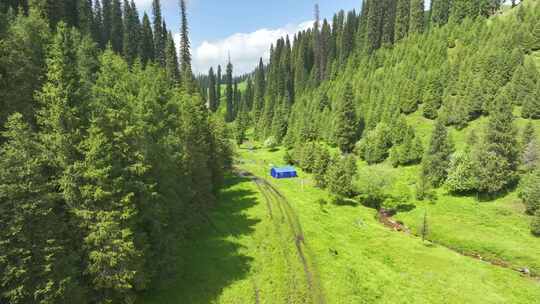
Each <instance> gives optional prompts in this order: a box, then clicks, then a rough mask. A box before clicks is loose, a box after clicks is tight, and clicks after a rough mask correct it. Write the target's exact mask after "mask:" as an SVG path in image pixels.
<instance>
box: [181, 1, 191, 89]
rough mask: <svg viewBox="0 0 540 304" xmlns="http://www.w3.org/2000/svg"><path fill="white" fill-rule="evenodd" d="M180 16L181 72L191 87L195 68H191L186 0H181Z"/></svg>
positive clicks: (185, 82) (183, 78)
mask: <svg viewBox="0 0 540 304" xmlns="http://www.w3.org/2000/svg"><path fill="white" fill-rule="evenodd" d="M180 17H181V27H180V70H181V72H180V74H181V76H182V81H183V83H184V85H186V87H188V88H189V87H190V86H191V85H192V82H193V70H192V68H191V50H190V43H189V33H188V32H189V28H188V21H187V11H186V1H185V0H180Z"/></svg>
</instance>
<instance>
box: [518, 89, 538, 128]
mask: <svg viewBox="0 0 540 304" xmlns="http://www.w3.org/2000/svg"><path fill="white" fill-rule="evenodd" d="M531 91H532V92H530V93H529V94H527V95H526V96H524V99H523V108H522V110H521V116H523V118H531V119H540V81H537V83H536V86H533V88H532V90H531Z"/></svg>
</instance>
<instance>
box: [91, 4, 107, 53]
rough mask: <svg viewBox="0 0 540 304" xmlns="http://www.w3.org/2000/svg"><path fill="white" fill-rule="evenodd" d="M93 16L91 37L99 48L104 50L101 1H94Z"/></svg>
mask: <svg viewBox="0 0 540 304" xmlns="http://www.w3.org/2000/svg"><path fill="white" fill-rule="evenodd" d="M93 14H94V16H93V19H94V22H93V29H92V37H93V38H94V40H95V41H96V42H97V43H98V45H99V47H100V48H101V49H104V48H105V44H106V42H105V41H104V33H105V27H104V25H103V10H102V8H101V0H96V1H95V2H94V10H93Z"/></svg>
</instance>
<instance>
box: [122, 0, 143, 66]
mask: <svg viewBox="0 0 540 304" xmlns="http://www.w3.org/2000/svg"><path fill="white" fill-rule="evenodd" d="M140 28H141V25H140V21H139V13H138V12H137V7H136V6H135V2H134V1H133V0H131V3H129V2H128V0H124V41H123V47H124V51H123V54H124V58H126V61H127V62H128V64H130V65H131V64H133V62H134V60H135V58H137V57H138V56H139V45H140V36H141V34H140Z"/></svg>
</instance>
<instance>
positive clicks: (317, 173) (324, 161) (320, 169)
mask: <svg viewBox="0 0 540 304" xmlns="http://www.w3.org/2000/svg"><path fill="white" fill-rule="evenodd" d="M330 161H331V157H330V152H329V151H328V149H327V148H326V147H324V146H323V145H317V146H316V150H315V163H314V164H313V179H314V180H315V185H316V186H317V187H319V188H325V187H326V184H327V183H326V181H327V180H326V173H327V171H328V167H329V165H330Z"/></svg>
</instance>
